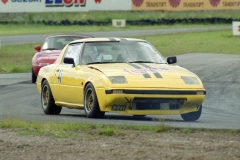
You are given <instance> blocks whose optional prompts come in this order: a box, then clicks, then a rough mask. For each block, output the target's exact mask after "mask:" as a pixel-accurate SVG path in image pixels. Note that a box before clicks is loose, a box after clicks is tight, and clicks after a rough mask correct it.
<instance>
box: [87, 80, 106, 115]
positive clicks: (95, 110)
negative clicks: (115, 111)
mask: <svg viewBox="0 0 240 160" xmlns="http://www.w3.org/2000/svg"><path fill="white" fill-rule="evenodd" d="M84 110H85V113H86V116H87V117H88V118H102V117H103V116H104V114H105V112H102V111H101V110H100V108H99V104H98V99H97V95H96V92H95V89H94V87H93V85H92V84H91V83H88V84H87V86H86V88H85V90H84Z"/></svg>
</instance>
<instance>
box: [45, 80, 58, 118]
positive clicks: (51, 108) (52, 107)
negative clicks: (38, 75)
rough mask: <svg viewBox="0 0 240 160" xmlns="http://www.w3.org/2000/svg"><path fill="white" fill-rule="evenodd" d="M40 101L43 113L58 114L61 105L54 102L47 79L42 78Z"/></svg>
mask: <svg viewBox="0 0 240 160" xmlns="http://www.w3.org/2000/svg"><path fill="white" fill-rule="evenodd" d="M41 103H42V109H43V112H44V113H45V114H55V115H57V114H60V113H61V111H62V107H60V106H57V105H56V104H55V100H54V99H53V96H52V92H51V89H50V86H49V84H48V82H47V80H44V81H43V83H42V93H41Z"/></svg>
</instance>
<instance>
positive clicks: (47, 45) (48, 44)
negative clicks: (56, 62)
mask: <svg viewBox="0 0 240 160" xmlns="http://www.w3.org/2000/svg"><path fill="white" fill-rule="evenodd" d="M77 39H81V37H76V36H59V37H50V38H48V39H47V40H46V41H45V42H44V44H43V46H42V50H62V49H63V48H64V47H65V46H66V44H68V43H69V42H71V41H74V40H77Z"/></svg>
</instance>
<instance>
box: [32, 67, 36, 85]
mask: <svg viewBox="0 0 240 160" xmlns="http://www.w3.org/2000/svg"><path fill="white" fill-rule="evenodd" d="M36 80H37V76H36V75H35V74H34V72H33V69H32V83H36Z"/></svg>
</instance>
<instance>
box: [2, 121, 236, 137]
mask: <svg viewBox="0 0 240 160" xmlns="http://www.w3.org/2000/svg"><path fill="white" fill-rule="evenodd" d="M0 128H2V129H13V130H16V131H17V132H19V135H45V136H53V137H57V138H79V136H80V135H81V133H87V134H89V135H92V137H94V136H99V135H101V136H117V137H118V136H122V135H126V134H128V133H129V132H131V131H142V132H145V131H146V132H152V133H162V132H182V133H186V134H189V133H195V132H201V131H204V132H216V133H226V134H234V133H236V134H238V133H240V130H227V129H226V130H225V129H203V128H173V127H170V126H168V125H164V123H161V124H159V125H157V126H143V125H137V126H133V125H110V124H92V123H91V124H90V123H53V122H27V121H22V120H9V119H8V120H7V119H6V120H3V121H0Z"/></svg>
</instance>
